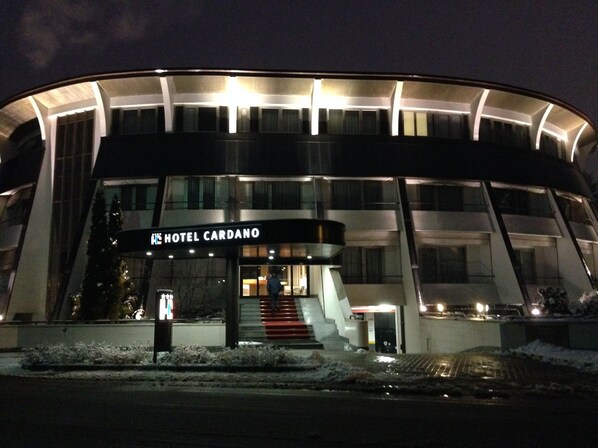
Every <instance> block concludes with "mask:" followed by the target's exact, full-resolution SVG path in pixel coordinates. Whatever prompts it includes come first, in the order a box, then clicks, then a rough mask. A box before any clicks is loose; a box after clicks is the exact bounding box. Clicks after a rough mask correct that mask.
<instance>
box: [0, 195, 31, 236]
mask: <svg viewBox="0 0 598 448" xmlns="http://www.w3.org/2000/svg"><path fill="white" fill-rule="evenodd" d="M31 191H32V187H27V188H22V189H20V190H19V191H17V192H16V193H14V194H12V195H11V196H10V197H8V198H7V199H6V202H5V204H4V205H3V204H2V201H3V200H4V198H5V197H2V198H1V199H0V227H11V226H19V225H22V224H25V220H26V218H27V216H29V209H30V208H31Z"/></svg>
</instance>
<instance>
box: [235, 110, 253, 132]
mask: <svg viewBox="0 0 598 448" xmlns="http://www.w3.org/2000/svg"><path fill="white" fill-rule="evenodd" d="M250 117H251V114H250V113H249V108H248V107H240V108H239V111H238V120H237V131H239V132H249V131H250V129H251V128H250V122H251V120H250Z"/></svg>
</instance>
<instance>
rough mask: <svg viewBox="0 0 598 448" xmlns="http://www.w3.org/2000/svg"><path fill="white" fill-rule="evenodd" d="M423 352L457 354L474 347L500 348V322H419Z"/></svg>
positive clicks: (448, 320)
mask: <svg viewBox="0 0 598 448" xmlns="http://www.w3.org/2000/svg"><path fill="white" fill-rule="evenodd" d="M420 329H421V338H422V343H423V344H422V345H423V347H424V350H423V351H424V352H428V353H457V352H462V351H464V350H470V349H472V348H476V347H496V348H500V346H501V340H500V322H499V321H483V320H466V319H438V318H434V317H423V318H422V319H421V320H420Z"/></svg>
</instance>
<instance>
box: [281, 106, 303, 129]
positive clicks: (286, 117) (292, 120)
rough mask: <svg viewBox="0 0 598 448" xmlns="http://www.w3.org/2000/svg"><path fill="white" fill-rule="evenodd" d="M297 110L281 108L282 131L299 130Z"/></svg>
mask: <svg viewBox="0 0 598 448" xmlns="http://www.w3.org/2000/svg"><path fill="white" fill-rule="evenodd" d="M299 125H300V122H299V111H298V110H291V109H283V110H282V132H292V133H297V132H299Z"/></svg>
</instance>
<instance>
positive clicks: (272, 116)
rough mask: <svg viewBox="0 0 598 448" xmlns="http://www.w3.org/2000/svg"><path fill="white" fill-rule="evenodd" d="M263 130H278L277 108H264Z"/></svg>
mask: <svg viewBox="0 0 598 448" xmlns="http://www.w3.org/2000/svg"><path fill="white" fill-rule="evenodd" d="M262 132H278V110H277V109H262Z"/></svg>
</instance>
